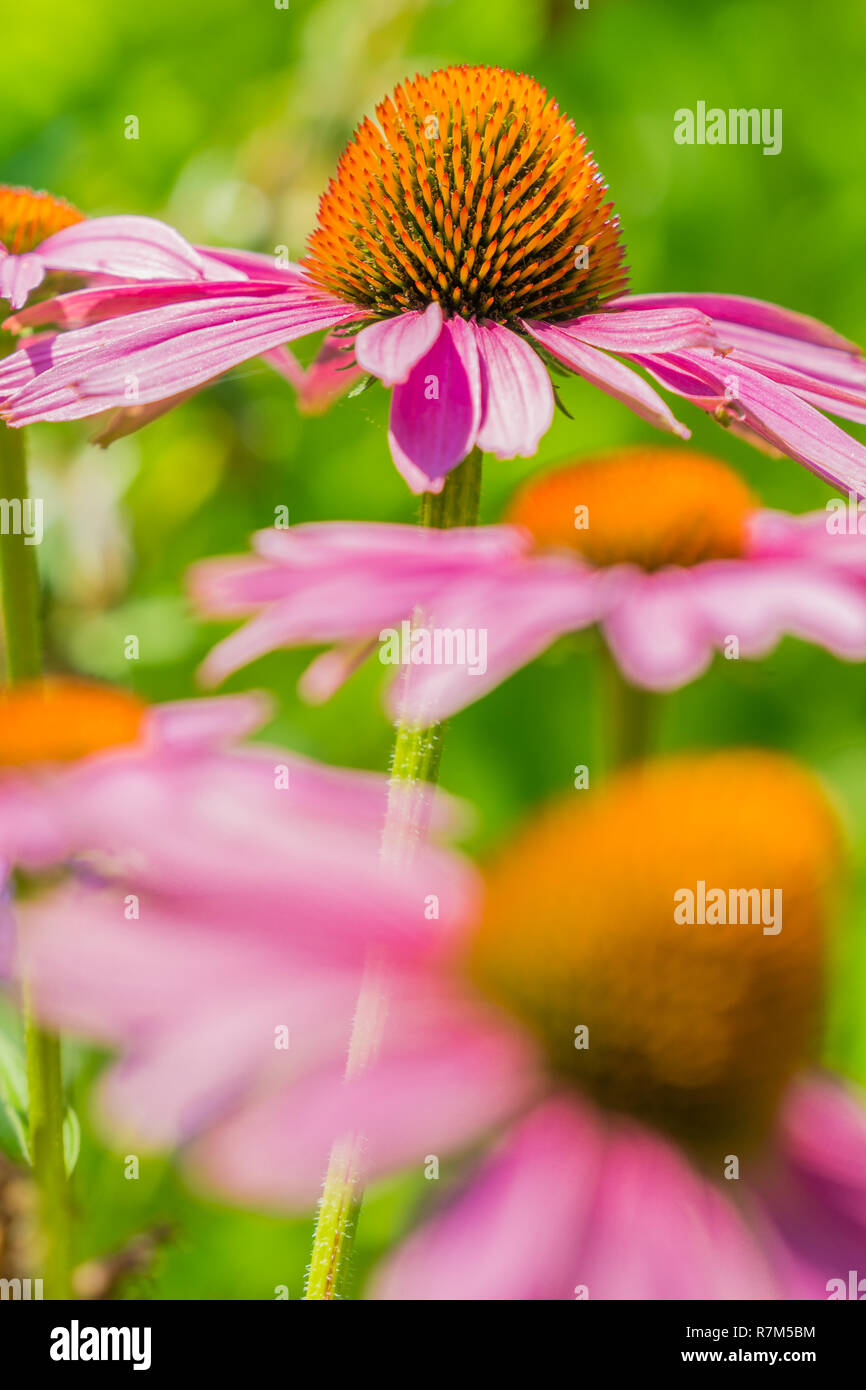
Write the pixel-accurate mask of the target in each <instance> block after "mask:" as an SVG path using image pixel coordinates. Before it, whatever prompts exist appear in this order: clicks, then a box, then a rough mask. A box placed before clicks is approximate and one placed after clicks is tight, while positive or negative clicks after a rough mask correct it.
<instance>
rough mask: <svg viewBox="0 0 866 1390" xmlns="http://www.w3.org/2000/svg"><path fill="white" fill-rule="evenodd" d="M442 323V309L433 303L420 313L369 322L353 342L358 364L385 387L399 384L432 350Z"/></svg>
mask: <svg viewBox="0 0 866 1390" xmlns="http://www.w3.org/2000/svg"><path fill="white" fill-rule="evenodd" d="M442 323H443V319H442V309H441V308H440V306H439V304H438V303H437V302H436V301H435V300H434V301H433V302H432V303H430V304H428V305H427V308H426V309H425V310H424V311H423V313H421V312H418V311H417V310H412V311H411V312H409V313H405V314H398V315H397V316H396V318H391V319H382V320H381V321H380V322H379V323H371V324H370V325H369V326H368V327H367V328H362V329H361V332H360V333H359V334H358V336H357V338H356V339H355V356H356V358H357V360H358V365H359V366H360V368H361V369H362V371H365V372H370V373H371V374H372V375H373V376H377V377H378V378H379V380H380V381H381V382H383V383H384V385H385V386H397V385H401V384H402V383H403V382H404V381H408V380H409V375H410V373H411V371H412V368H413V367H415V366H417V364H418V363H419V362H420V361H421V359H422V357H426V356H427V354H428V352H429V351H430V349H431V348H432V347H433V345H434V343H435V342H436V340H437V338H438V337H439V334H440V333H441V331H442Z"/></svg>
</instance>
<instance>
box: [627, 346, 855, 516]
mask: <svg viewBox="0 0 866 1390" xmlns="http://www.w3.org/2000/svg"><path fill="white" fill-rule="evenodd" d="M636 360H637V361H638V362H639V363H640V364H641V365H642V366H644V367H646V369H647V370H648V371H650V372H652V374H653V375H654V376H656V377H657V379H658V380H660V381H661V382H662V383H663V384H664V385H665V386H667V387H668V389H669V390H672V391H675V392H677V394H679V395H683V396H685V397H687V398H688V399H690V400H692V401H693V402H694V404H696V405H699V406H700V407H701V408H702V409H704V410H711V411H714V410H716V409H719V408H723V409H724V410H725V411H726V413H727V414H729V415H730V416H731V417H733V418H734V419H735V420H738V421H739V422H740V423H741V424H743V425H745V426H748V428H749V429H750V430H752V431H753V432H754V433H755V434H757V435H759V436H760V437H761V438H762V439H764V440H765V441H766V442H767V443H768V444H771V445H772V446H773V447H774V448H776V449H779V450H780V451H781V452H782V453H783V454H786V455H787V456H788V457H789V458H793V459H796V460H797V461H798V462H799V463H803V464H805V466H806V467H807V468H808V469H810V470H811V472H813V473H817V474H818V476H819V477H821V478H825V479H826V480H827V481H828V482H831V483H834V484H835V485H836V486H839V487H843V488H847V489H848V490H849V491H851V492H855V493H857V494H858V495H859V496H861V497H862V496H866V448H864V446H863V445H862V444H858V442H857V441H856V440H855V439H852V438H851V436H850V435H847V434H846V433H845V432H844V430H840V429H839V427H838V426H837V425H834V424H833V423H832V422H831V421H830V420H827V419H825V417H824V416H823V415H821V414H819V412H818V411H817V410H815V409H813V407H812V406H811V405H809V404H807V402H806V401H804V400H802V399H801V398H800V397H799V396H798V395H795V394H794V392H793V391H790V390H788V388H787V387H785V386H781V385H780V384H779V383H778V382H775V381H771V380H770V379H769V378H768V377H766V376H763V375H762V374H761V373H760V372H758V371H755V370H753V369H752V368H751V367H747V366H745V365H744V364H743V363H742V362H738V361H730V360H726V359H723V358H715V357H713V356H712V354H709V353H704V352H703V351H702V350H700V349H689V350H687V351H685V352H681V353H670V354H662V355H660V356H658V357H639V358H636Z"/></svg>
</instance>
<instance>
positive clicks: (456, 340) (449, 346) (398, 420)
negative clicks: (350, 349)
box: [388, 317, 481, 492]
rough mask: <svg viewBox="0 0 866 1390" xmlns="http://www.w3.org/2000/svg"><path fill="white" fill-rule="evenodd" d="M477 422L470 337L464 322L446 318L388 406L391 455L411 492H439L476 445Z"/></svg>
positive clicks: (477, 385)
mask: <svg viewBox="0 0 866 1390" xmlns="http://www.w3.org/2000/svg"><path fill="white" fill-rule="evenodd" d="M480 419H481V370H480V367H479V363H478V349H477V347H476V345H475V334H474V332H473V330H472V328H471V327H470V326H469V324H467V323H466V322H465V320H463V319H461V318H459V317H455V318H451V319H448V321H447V322H446V323H445V325H444V326H443V329H442V332H441V333H440V334H439V337H438V338H437V339H436V342H435V343H434V344H433V347H432V348H431V349H430V351H429V352H428V353H427V354H426V356H424V357H422V358H421V361H420V362H418V363H417V364H416V366H415V367H414V368H413V369H412V372H411V373H410V376H409V379H408V381H406V382H404V383H403V385H402V386H396V387H395V388H394V394H393V398H392V401H391V420H390V427H389V432H388V438H389V442H390V445H391V455H392V457H393V459H394V462H395V464H396V465H397V467H398V469H399V470H400V472H401V473H402V474H403V477H404V478H405V479H406V482H407V483H408V484H409V486H410V488H411V489H412V491H413V492H441V490H442V488H443V486H444V483H445V478H446V476H447V474H448V473H449V472H450V471H451V469H452V468H454V467H456V465H457V464H458V463H460V462H461V460H462V459H464V458H465V457H466V456H467V454H468V453H469V452H470V450H471V449H472V447H473V445H474V444H475V440H476V436H477V434H478V426H479V422H480Z"/></svg>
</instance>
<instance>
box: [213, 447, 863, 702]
mask: <svg viewBox="0 0 866 1390" xmlns="http://www.w3.org/2000/svg"><path fill="white" fill-rule="evenodd" d="M507 515H508V519H509V521H510V522H511V523H512V524H511V525H502V526H488V527H480V528H478V529H477V530H469V529H457V530H452V531H436V530H431V531H424V532H418V531H417V530H416V529H415V528H413V527H410V526H398V525H383V524H371V523H365V522H327V523H314V524H311V525H302V526H297V527H294V528H292V529H290V530H285V531H277V530H274V529H270V530H268V531H262V532H259V533H258V534H257V535H256V537H255V539H254V542H253V544H254V549H255V552H256V554H255V555H254V556H249V557H238V558H236V559H224V560H220V559H218V560H205V561H203V562H202V563H200V564H199V565H196V566H195V567H194V568H193V570H192V572H191V575H190V584H191V590H192V595H193V599H194V602H195V603H196V605H197V607H198V609H199V611H201V612H203V613H205V614H207V615H209V616H212V617H220V618H236V617H241V616H242V617H249V621H248V622H247V623H246V624H245V626H243V627H242V628H240V629H239V630H238V631H237V632H235V633H233V634H232V635H231V636H229V637H227V638H225V639H224V640H223V641H222V642H220V643H219V644H218V645H217V646H216V647H215V648H214V649H213V651H212V652H211V653H210V655H209V656H208V658H207V660H206V661H205V663H204V666H203V668H202V674H203V677H204V679H205V680H206V681H207V682H208V683H215V682H218V681H220V680H223V679H224V678H225V677H226V676H227V675H229V674H230V673H231V672H233V671H235V670H237V669H238V668H239V667H240V666H243V665H245V664H246V663H247V662H249V661H252V660H254V659H255V658H257V657H259V656H261V655H263V653H265V652H267V651H271V650H274V649H277V648H280V647H288V646H297V645H301V644H307V643H317V642H325V643H328V644H329V645H330V646H331V647H332V649H331V650H329V651H328V652H325V653H323V654H322V655H321V656H319V657H318V658H317V659H316V660H315V661H314V662H313V664H312V666H311V667H310V668H309V670H308V671H307V673H306V675H305V676H304V677H303V680H302V684H301V689H302V691H303V693H304V694H305V695H306V696H307V698H309V699H312V700H322V699H325V698H327V697H328V696H330V695H331V694H332V693H333V692H334V690H335V689H336V688H337V687H338V686H339V685H340V684H341V682H342V681H344V680H345V679H346V678H347V677H348V676H349V675H350V674H351V673H352V671H353V670H354V669H355V668H356V666H358V665H359V664H360V663H361V662H362V661H363V660H365V659H366V658H367V657H368V656H369V655H370V654H371V652H372V651H373V650H375V648H376V646H377V645H378V644H381V645H380V657H381V658H382V659H383V660H385V659H388V657H389V651H388V649H387V643H388V642H393V644H394V649H395V653H397V659H398V660H403V661H405V663H406V666H407V667H408V668H409V671H410V674H409V677H408V679H406V680H405V681H401V682H397V683H395V684H394V685H392V687H391V689H390V691H389V694H388V706H389V710H390V712H391V713H392V714H393V715H395V716H399V717H402V718H405V719H407V720H409V721H410V722H413V723H428V722H435V721H438V720H441V719H444V718H446V717H447V716H448V715H450V714H453V713H454V712H455V711H456V710H458V709H461V708H462V707H463V706H465V705H467V704H469V703H471V702H472V701H473V700H476V699H478V697H479V696H481V695H483V694H485V693H486V692H487V691H488V690H490V689H491V688H492V687H494V686H495V685H498V684H499V683H500V682H501V681H502V680H504V679H505V678H506V677H507V676H509V675H511V674H512V672H514V671H516V670H517V669H518V668H519V667H521V666H523V665H525V664H526V663H527V662H529V661H531V660H533V659H534V658H535V657H536V656H537V655H538V654H539V653H540V652H542V651H543V650H544V649H545V648H546V647H548V646H549V645H550V644H551V643H552V642H554V641H555V640H556V638H557V637H560V636H561V635H563V634H564V633H567V632H574V631H576V630H579V629H581V628H585V627H588V626H590V625H592V624H593V623H599V624H600V626H601V630H602V632H603V634H604V637H605V639H606V641H607V644H608V645H609V647H610V649H611V651H612V653H613V655H614V657H615V659H616V661H617V663H618V665H619V667H620V670H621V671H622V673H623V674H624V675H625V676H626V678H627V679H628V680H629V681H631V682H632V683H633V684H636V685H639V686H643V687H646V688H648V689H652V690H670V689H673V688H675V687H677V686H681V685H683V684H685V683H686V682H688V681H691V680H694V679H695V678H696V677H697V676H699V675H700V674H701V672H702V671H704V670H705V669H706V667H707V666H708V665H709V663H710V661H711V660H712V657H713V653H714V652H716V651H719V650H725V651H726V653H727V655H728V656H729V657H730V656H733V657H738V656H742V657H751V658H759V657H763V656H765V655H767V653H768V652H770V651H771V650H772V648H773V647H774V646H775V645H776V643H777V642H778V641H779V639H780V638H781V637H782V636H783V635H785V634H791V635H794V636H798V637H801V638H803V639H805V640H807V641H810V642H814V643H816V644H817V645H819V646H822V647H825V648H827V649H828V650H830V651H832V652H834V653H835V654H836V655H837V656H840V657H843V658H845V659H847V660H866V537H862V536H859V535H857V534H850V535H837V534H833V533H832V528H830V529H828V513H827V512H817V513H813V514H810V515H809V516H799V517H796V516H789V515H787V514H786V513H783V512H771V511H764V510H762V509H761V508H760V505H759V503H758V501H757V499H756V498H755V496H754V495H753V494H752V492H751V491H750V489H749V488H748V487H747V486H746V484H745V483H744V482H743V481H742V480H741V479H740V478H739V477H738V476H737V475H736V474H735V473H734V472H733V471H732V470H731V469H729V468H728V467H727V466H726V465H725V464H723V463H720V462H718V461H717V460H715V459H711V458H707V457H705V456H703V455H701V454H697V453H692V452H687V451H686V450H678V449H667V448H664V447H655V448H653V447H647V446H644V447H637V448H632V449H625V450H621V451H618V452H616V453H614V454H611V455H608V456H605V457H601V458H599V459H595V460H585V461H584V462H582V463H579V464H575V465H573V466H569V467H565V468H560V469H557V470H555V471H554V472H552V473H549V474H544V475H541V476H540V477H538V478H535V479H533V480H531V481H530V482H529V483H528V484H526V485H525V486H524V487H523V488H522V490H521V491H520V492H519V493H518V494H517V496H516V498H515V500H514V501H513V503H512V505H511V507H510V508H509V511H508V514H507ZM250 615H252V616H250ZM413 619H414V625H415V627H414V630H415V631H420V634H421V637H423V635H424V634H430V641H429V642H428V648H427V650H426V651H425V649H424V646H423V642H422V641H421V640H420V639H416V638H415V637H414V635H412V634H408V633H407V632H406V629H408V628H409V627H410V624H411V623H412V621H413ZM391 633H393V634H395V637H394V638H393V639H392V638H391V636H390V634H391ZM437 633H440V634H444V635H447V636H448V643H447V647H448V650H447V652H446V651H445V644H444V643H442V644H441V646H442V656H441V659H439V660H437V659H436V655H435V642H434V639H435V637H436V634H437ZM473 634H483V639H484V661H483V665H482V663H481V661H480V659H479V654H478V652H475V655H474V658H473V655H472V654H471V653H470V652H469V649H468V647H467V642H469V641H470V639H471V638H472V635H473ZM404 639H405V640H404ZM473 640H474V639H473ZM734 644H735V645H734ZM475 645H476V646H477V645H478V644H477V641H476V643H475Z"/></svg>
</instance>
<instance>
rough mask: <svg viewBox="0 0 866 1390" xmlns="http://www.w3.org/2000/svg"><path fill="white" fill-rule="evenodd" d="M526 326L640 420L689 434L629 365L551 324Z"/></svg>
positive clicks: (555, 355) (568, 365) (530, 323)
mask: <svg viewBox="0 0 866 1390" xmlns="http://www.w3.org/2000/svg"><path fill="white" fill-rule="evenodd" d="M525 327H526V328H527V329H528V331H529V332H530V333H531V334H532V336H533V337H534V338H537V339H538V341H539V342H540V343H541V345H542V347H546V348H547V349H548V351H549V352H552V353H553V355H554V357H558V358H559V360H560V362H564V363H565V365H566V366H567V367H570V368H571V370H572V371H574V372H577V374H578V375H579V376H582V377H585V379H586V380H587V381H590V382H592V384H593V386H598V387H600V388H601V390H602V391H606V392H607V394H608V395H610V396H613V397H615V399H616V400H618V401H622V402H623V404H624V405H627V406H628V407H629V409H630V410H633V411H634V412H635V414H636V415H639V416H640V418H641V419H642V420H648V421H649V423H650V424H651V425H656V426H658V428H659V429H663V430H669V431H670V432H671V433H672V434H676V435H679V437H680V438H681V439H688V438H689V437H690V431H689V430H687V429H686V427H685V425H681V424H680V423H679V421H678V420H676V419H674V417H673V415H672V414H671V412H670V410H669V409H668V407H667V406H666V405H665V403H664V401H663V400H662V398H661V396H659V395H658V394H657V393H656V392H655V391H654V390H653V389H652V387H651V386H649V385H648V384H647V382H645V381H644V380H643V378H642V377H639V376H638V375H637V373H636V372H633V371H632V370H631V369H630V368H629V367H625V366H623V364H622V363H621V362H617V361H616V359H615V358H613V357H608V356H607V354H606V353H604V352H599V351H598V349H597V348H594V347H590V346H589V345H588V344H586V343H582V342H580V341H579V340H578V339H577V338H574V337H572V336H571V335H570V334H569V333H567V332H565V330H564V329H562V328H558V327H557V326H556V325H554V324H545V323H536V322H529V321H527V322H526V325H525Z"/></svg>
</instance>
